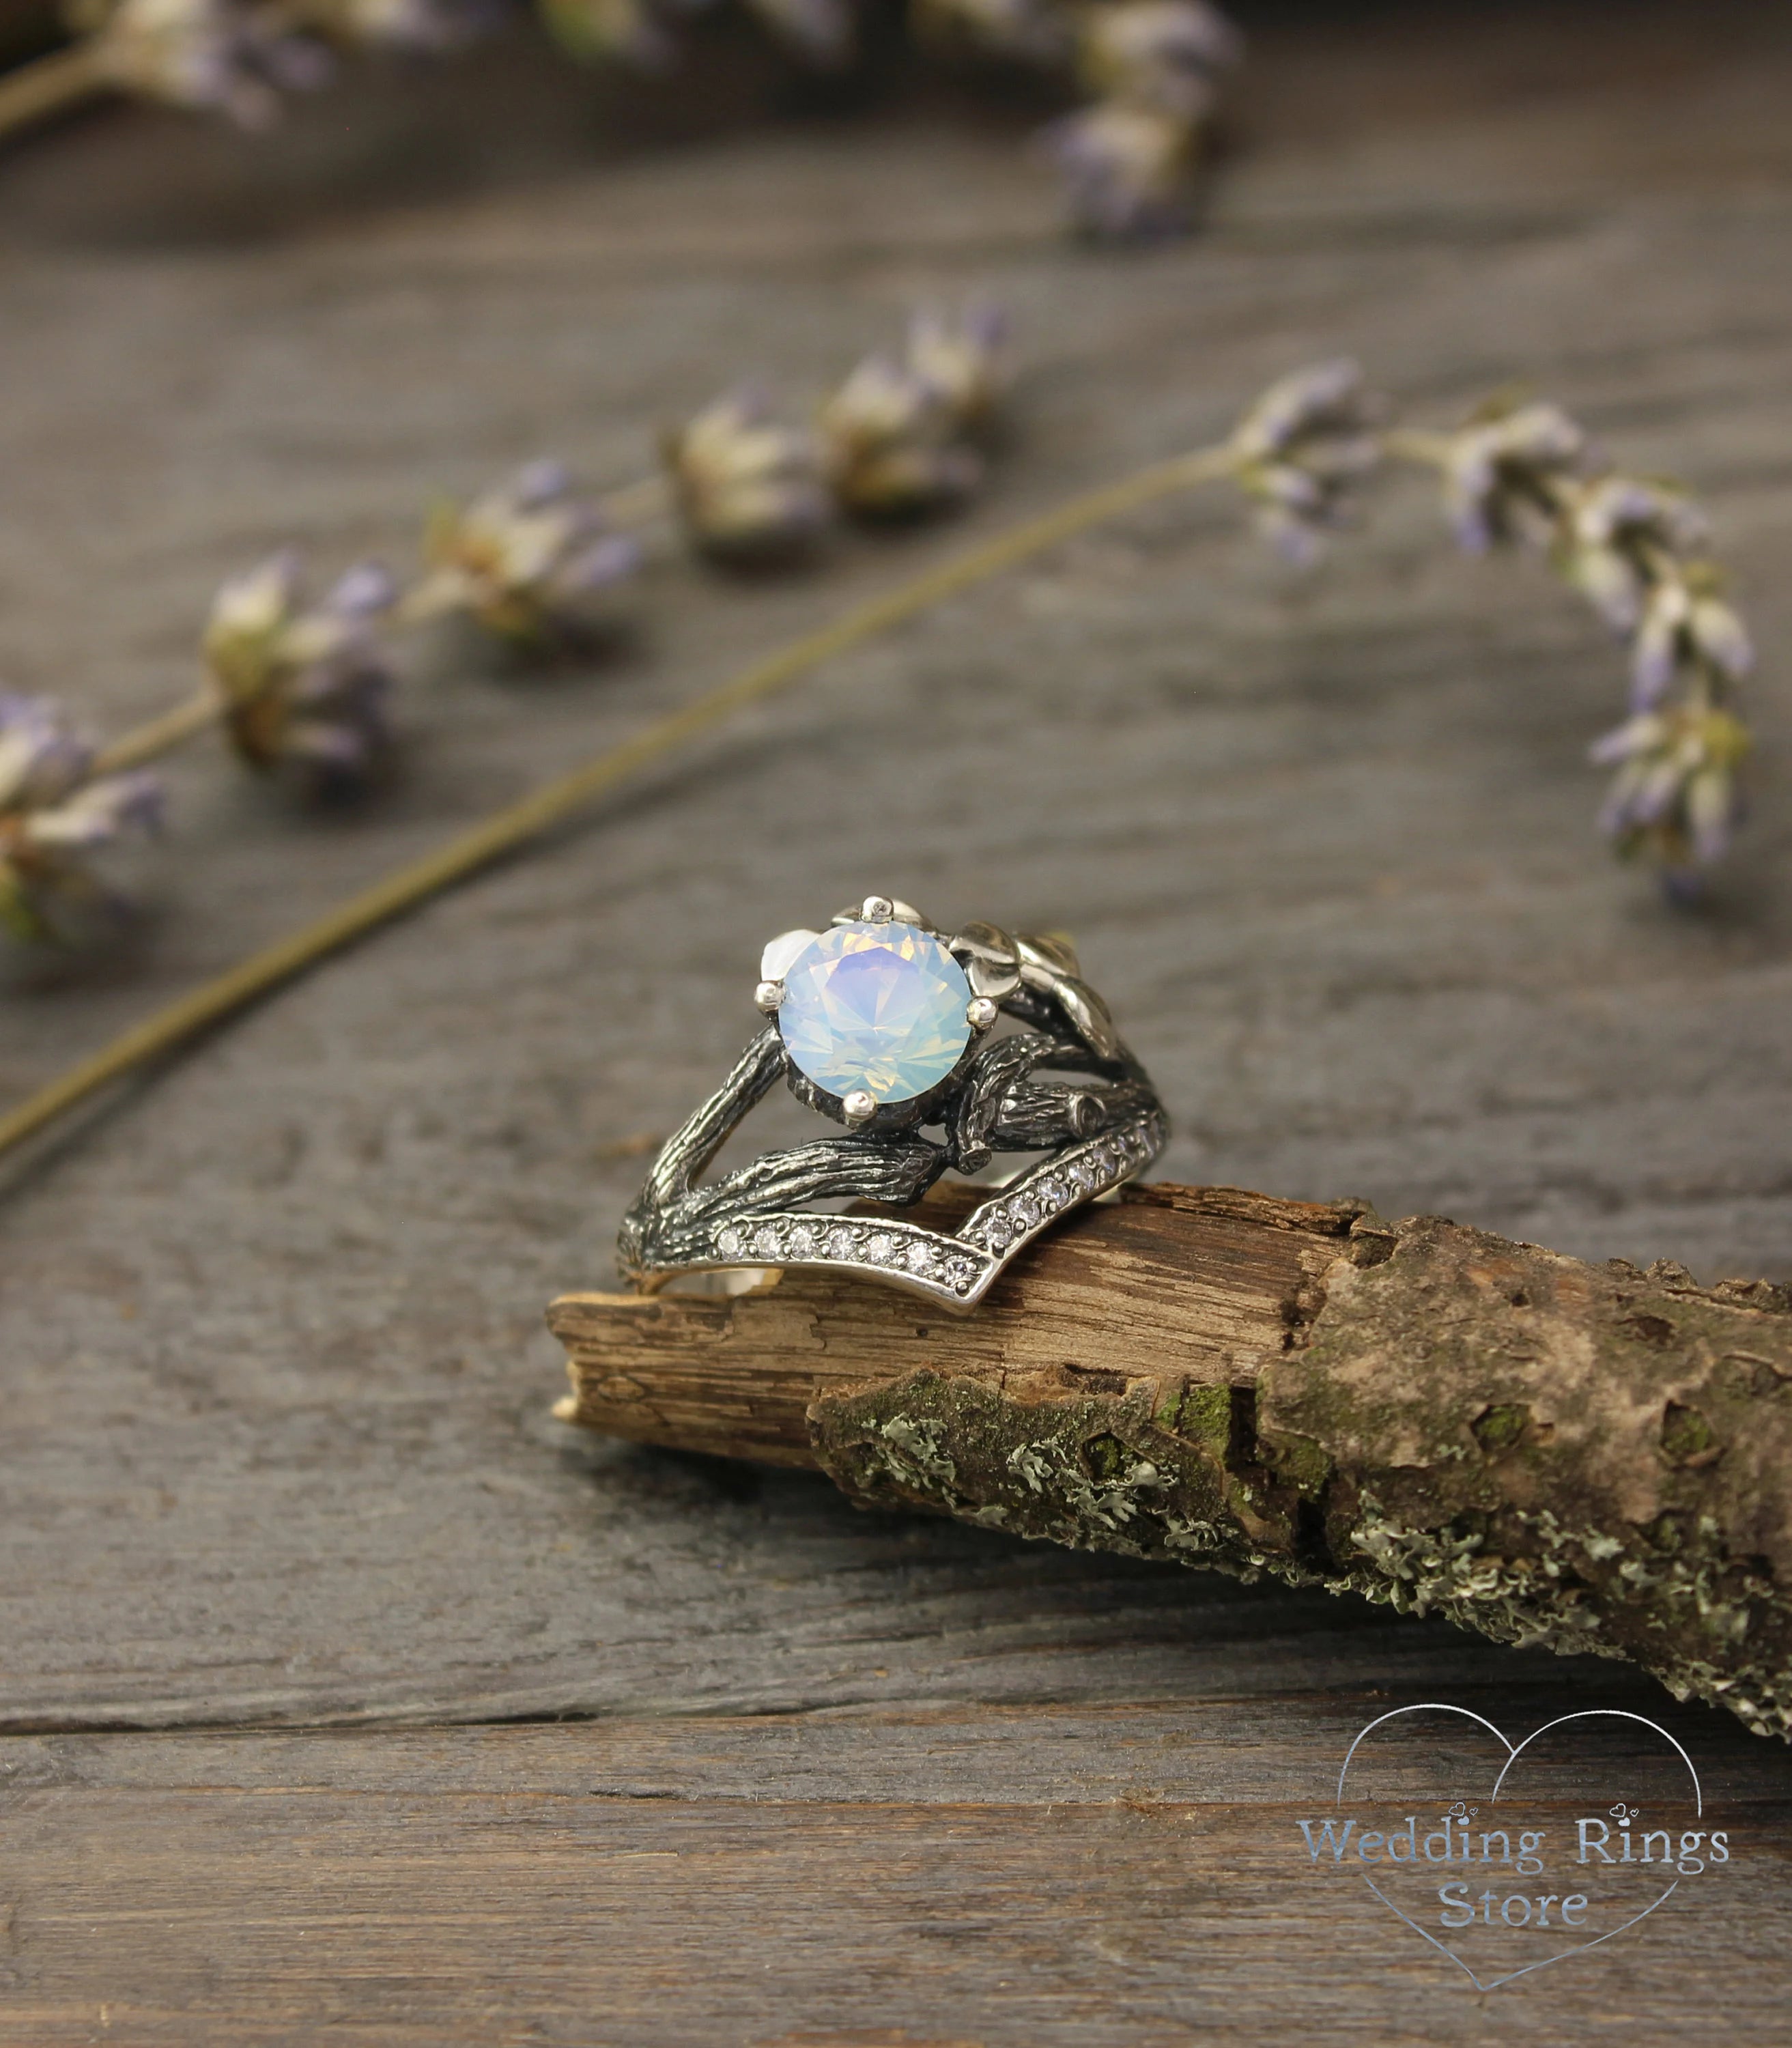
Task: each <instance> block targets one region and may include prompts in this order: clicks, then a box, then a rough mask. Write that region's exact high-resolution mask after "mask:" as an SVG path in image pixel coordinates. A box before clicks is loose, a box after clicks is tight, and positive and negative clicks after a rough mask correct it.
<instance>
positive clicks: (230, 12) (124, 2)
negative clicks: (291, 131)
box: [91, 0, 332, 128]
mask: <svg viewBox="0 0 1792 2048" xmlns="http://www.w3.org/2000/svg"><path fill="white" fill-rule="evenodd" d="M91 47H92V51H93V55H94V58H95V62H96V63H97V64H98V65H99V68H100V69H101V71H102V72H103V73H104V75H105V76H107V78H108V79H109V80H111V82H112V83H114V85H116V86H118V87H120V88H121V89H122V90H123V91H126V92H134V93H138V94H141V95H143V96H144V97H145V98H146V99H162V100H166V101H168V102H169V103H171V104H173V105H174V106H176V107H193V108H197V109H201V110H204V111H211V112H217V113H220V114H224V115H226V116H227V118H229V119H231V120H232V121H234V122H236V123H237V124H238V126H240V127H244V128H265V127H266V126H268V125H269V123H270V122H272V121H273V120H274V119H276V118H277V116H278V114H279V112H280V105H281V94H282V93H285V92H304V91H312V90H314V89H315V88H316V87H318V86H320V85H321V84H323V83H324V81H325V80H327V79H328V77H329V76H330V72H331V69H332V66H331V62H330V56H329V52H328V50H327V49H326V48H324V45H322V44H321V43H320V42H318V41H316V40H315V39H314V38H312V37H310V36H308V35H306V34H304V33H302V32H301V31H298V30H297V29H295V26H294V21H293V17H292V16H291V15H289V14H285V13H284V12H282V11H281V10H279V9H277V8H276V7H273V6H269V5H267V4H265V0H118V5H117V6H114V7H113V8H112V9H111V11H110V12H109V13H108V14H107V15H106V16H105V17H104V20H103V23H102V25H101V26H100V27H99V29H98V31H97V32H96V33H95V36H94V37H93V40H92V45H91Z"/></svg>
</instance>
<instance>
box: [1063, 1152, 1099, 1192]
mask: <svg viewBox="0 0 1792 2048" xmlns="http://www.w3.org/2000/svg"><path fill="white" fill-rule="evenodd" d="M1064 1177H1065V1179H1066V1180H1067V1181H1069V1183H1070V1185H1071V1186H1072V1188H1074V1189H1084V1188H1092V1187H1093V1186H1094V1185H1095V1175H1094V1173H1092V1171H1091V1170H1090V1167H1089V1162H1088V1160H1087V1159H1072V1161H1071V1162H1070V1164H1069V1166H1066V1167H1065V1169H1064Z"/></svg>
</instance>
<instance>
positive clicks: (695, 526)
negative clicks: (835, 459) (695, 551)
mask: <svg viewBox="0 0 1792 2048" xmlns="http://www.w3.org/2000/svg"><path fill="white" fill-rule="evenodd" d="M661 454H662V456H664V459H665V464H666V467H667V468H668V470H669V471H670V473H671V478H672V487H673V497H674V499H675V502H676V503H677V508H678V515H679V518H680V520H681V522H682V523H683V526H684V528H685V532H686V533H687V534H688V536H689V537H690V539H691V541H692V543H693V544H694V545H696V547H697V548H699V549H701V550H702V551H703V553H705V554H709V555H713V556H715V557H718V558H719V559H721V560H766V559H772V558H776V557H780V556H783V555H787V554H789V553H793V552H795V551H797V550H800V549H803V548H805V547H807V546H808V545H809V544H810V543H811V542H812V541H814V540H815V538H816V536H817V535H818V534H819V533H820V532H821V531H822V529H824V527H825V526H827V524H828V516H829V506H828V491H827V485H826V483H825V481H824V478H823V475H822V456H821V446H820V442H819V441H818V440H817V439H816V436H814V435H813V434H812V433H809V432H806V431H805V430H804V429H801V428H797V427H789V426H785V425H783V424H782V422H781V421H778V420H777V419H776V418H775V417H774V416H773V413H772V409H771V405H770V401H769V400H768V399H767V398H766V394H765V393H764V392H763V391H762V390H760V389H759V388H758V386H757V385H753V384H743V385H740V386H737V387H736V389H735V390H732V391H730V392H727V393H725V394H723V396H722V397H721V398H716V399H713V400H712V401H711V402H710V403H709V404H708V405H705V406H704V409H702V411H701V412H700V413H696V414H695V415H694V416H693V417H692V418H690V419H688V420H687V421H685V424H684V425H682V426H680V427H676V428H673V429H669V431H668V432H666V433H665V434H664V435H663V436H661Z"/></svg>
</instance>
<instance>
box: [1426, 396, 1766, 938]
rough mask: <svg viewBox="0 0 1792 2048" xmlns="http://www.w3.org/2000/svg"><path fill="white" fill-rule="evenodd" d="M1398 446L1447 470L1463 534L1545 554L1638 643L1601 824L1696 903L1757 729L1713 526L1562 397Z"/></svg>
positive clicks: (1607, 760)
mask: <svg viewBox="0 0 1792 2048" xmlns="http://www.w3.org/2000/svg"><path fill="white" fill-rule="evenodd" d="M1388 445H1389V448H1390V452H1394V453H1396V454H1401V455H1405V456H1409V457H1410V458H1412V459H1414V460H1419V461H1422V462H1425V463H1428V464H1431V465H1432V466H1433V467H1437V469H1438V470H1439V471H1441V474H1442V476H1443V479H1444V495H1445V510H1446V514H1447V515H1448V516H1449V518H1450V521H1451V523H1452V525H1453V527H1454V528H1455V530H1456V534H1457V537H1458V538H1459V540H1460V541H1461V542H1462V544H1463V545H1464V546H1465V547H1467V548H1468V549H1469V550H1470V551H1471V552H1476V553H1480V552H1484V550H1485V549H1488V547H1490V546H1491V545H1494V544H1495V542H1498V541H1524V542H1529V543H1530V544H1531V545H1534V546H1537V547H1538V548H1540V549H1543V550H1544V551H1546V553H1548V555H1549V557H1550V560H1552V561H1553V564H1554V565H1555V567H1556V568H1557V571H1558V572H1559V573H1560V574H1561V576H1562V577H1563V578H1564V580H1565V581H1566V582H1567V583H1568V584H1569V585H1570V586H1571V587H1572V588H1574V589H1576V590H1578V591H1579V592H1581V594H1582V595H1584V596H1585V597H1586V598H1587V599H1588V601H1589V602H1590V603H1592V605H1593V607H1594V608H1595V610H1596V611H1597V612H1598V613H1599V615H1600V618H1601V619H1604V622H1605V623H1606V624H1607V625H1608V626H1609V627H1610V628H1611V629H1612V631H1613V632H1614V633H1616V634H1617V635H1618V636H1619V638H1620V639H1622V640H1623V642H1625V643H1626V645H1627V650H1628V654H1629V665H1630V697H1631V707H1630V716H1629V717H1628V718H1627V720H1625V721H1624V723H1623V724H1621V725H1619V726H1618V727H1616V728H1615V729H1614V730H1613V731H1611V732H1609V733H1608V734H1607V735H1605V736H1604V738H1603V739H1600V740H1599V741H1598V742H1596V743H1595V745H1594V747H1592V759H1593V760H1594V761H1595V762H1597V763H1599V764H1600V765H1602V766H1610V767H1612V768H1614V769H1615V770H1616V774H1615V775H1614V778H1613V780H1612V785H1611V788H1610V790H1609V792H1608V796H1607V799H1606V801H1605V804H1604V807H1603V808H1602V809H1601V812H1600V825H1601V828H1602V829H1603V830H1604V832H1606V834H1607V835H1608V837H1609V838H1610V839H1611V840H1612V844H1613V845H1614V847H1615V848H1616V851H1618V852H1619V855H1621V856H1623V857H1624V858H1627V859H1637V858H1642V859H1649V860H1650V861H1652V862H1653V863H1654V864H1655V866H1656V867H1658V870H1659V871H1660V873H1661V876H1662V883H1663V886H1664V887H1665V888H1666V890H1667V892H1668V894H1670V896H1671V897H1673V898H1675V899H1676V900H1677V901H1681V902H1685V901H1689V900H1690V899H1691V898H1693V897H1694V896H1696V895H1697V894H1698V892H1699V888H1700V886H1701V881H1700V878H1701V872H1702V871H1703V870H1705V868H1708V867H1710V866H1711V865H1712V863H1715V862H1716V861H1717V860H1718V859H1721V858H1722V856H1723V855H1724V853H1725V852H1727V851H1728V848H1729V845H1730V843H1731V840H1732V837H1733V836H1734V833H1735V830H1736V826H1737V824H1739V823H1740V818H1741V815H1742V808H1743V793H1742V789H1741V783H1740V768H1741V765H1742V763H1743V762H1744V758H1746V756H1747V752H1748V751H1749V744H1750V741H1749V735H1748V731H1747V727H1746V725H1744V723H1743V721H1742V720H1741V718H1740V716H1739V715H1738V714H1737V712H1736V709H1735V707H1734V701H1733V700H1734V697H1735V693H1736V686H1737V685H1738V684H1740V681H1742V679H1743V678H1744V677H1745V676H1746V675H1747V673H1749V670H1750V669H1751V667H1752V666H1753V664H1754V648H1753V646H1752V643H1751V641H1750V638H1749V635H1748V633H1747V628H1746V627H1745V626H1744V624H1743V622H1742V620H1741V619H1740V617H1739V616H1738V615H1737V614H1736V611H1735V610H1734V609H1733V608H1732V606H1731V605H1730V604H1729V603H1728V600H1727V599H1726V596H1725V595H1724V592H1725V582H1724V576H1723V575H1722V572H1720V570H1719V569H1718V568H1716V565H1715V564H1713V563H1712V562H1711V561H1709V560H1707V559H1706V558H1705V555H1704V553H1703V550H1704V549H1705V546H1706V544H1707V543H1708V541H1709V537H1710V529H1709V522H1708V520H1707V519H1706V518H1705V514H1704V513H1703V511H1702V510H1701V509H1700V508H1699V507H1698V506H1697V505H1696V504H1694V503H1693V501H1692V500H1691V498H1689V497H1688V496H1687V495H1686V493H1685V491H1682V490H1681V489H1680V487H1678V486H1677V485H1674V484H1670V483H1662V482H1661V481H1658V480H1656V479H1648V478H1643V477H1636V476H1631V475H1626V474H1625V473H1623V471H1618V470H1616V469H1613V468H1612V467H1609V466H1608V465H1607V464H1604V462H1603V461H1602V460H1601V459H1600V457H1599V456H1598V455H1597V454H1596V451H1595V450H1594V448H1593V446H1592V441H1591V439H1590V437H1589V436H1588V435H1587V434H1586V433H1585V432H1584V430H1583V429H1581V427H1580V426H1579V425H1577V423H1576V422H1575V421H1573V420H1572V419H1570V418H1569V416H1568V415H1567V414H1566V413H1563V412H1562V411H1561V409H1559V408H1558V407H1556V406H1553V405H1540V404H1537V403H1524V402H1521V401H1517V400H1507V401H1503V402H1498V403H1495V404H1493V405H1489V406H1488V407H1485V408H1484V409H1482V410H1481V412H1480V413H1477V414H1476V416H1474V417H1472V418H1471V420H1470V421H1468V422H1467V423H1466V424H1465V425H1464V426H1463V427H1461V428H1460V429H1457V430H1456V432H1454V433H1452V434H1442V435H1437V434H1432V435H1415V434H1405V435H1394V436H1390V437H1389V442H1388Z"/></svg>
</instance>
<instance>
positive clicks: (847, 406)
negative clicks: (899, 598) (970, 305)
mask: <svg viewBox="0 0 1792 2048" xmlns="http://www.w3.org/2000/svg"><path fill="white" fill-rule="evenodd" d="M1002 341H1003V320H1002V317H1001V316H1000V314H999V313H998V312H995V310H994V309H993V308H975V309H973V310H972V311H971V312H968V313H967V314H966V315H965V316H964V317H963V318H962V319H960V320H956V321H955V320H948V319H947V318H945V317H944V316H942V315H941V314H938V313H924V314H921V315H919V316H917V317H916V319H915V320H913V322H912V323H911V324H910V329H909V334H908V339H907V343H906V347H904V349H903V351H902V354H901V355H899V356H895V355H886V354H882V353H880V354H877V355H868V356H867V357H866V359H864V361H863V362H862V363H859V365H858V367H856V368H855V370H852V371H851V374H849V375H848V378H847V379H846V381H845V382H844V383H843V384H842V385H841V386H840V389H839V390H837V391H836V392H835V393H834V394H833V395H832V397H831V398H828V400H827V401H826V402H825V403H824V405H822V407H821V409H820V414H819V416H818V425H820V432H821V439H822V443H823V446H824V451H825V456H824V460H825V466H826V471H827V476H828V483H829V486H830V487H831V488H832V491H833V492H834V495H835V496H836V498H838V500H839V501H840V504H841V506H843V507H844V509H845V510H848V511H849V512H855V513H860V514H866V515H868V516H871V517H874V518H875V517H891V516H901V515H905V514H914V513H918V512H923V511H928V510H935V509H937V508H938V507H940V506H945V505H950V504H953V503H956V502H957V501H958V500H959V499H960V498H964V497H966V496H968V495H969V493H970V492H972V491H974V490H976V487H977V486H978V484H979V483H980V482H981V481H982V480H983V466H984V465H983V456H982V455H981V454H980V453H979V451H978V450H977V448H976V447H975V446H974V445H973V441H974V440H975V439H976V436H978V435H979V433H981V432H983V431H984V429H986V428H987V425H988V424H989V422H990V421H991V416H992V414H993V413H994V409H995V401H996V398H997V396H998V394H999V391H1000V390H1001V386H1002V382H1003V365H1002V355H1001V349H1002Z"/></svg>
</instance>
